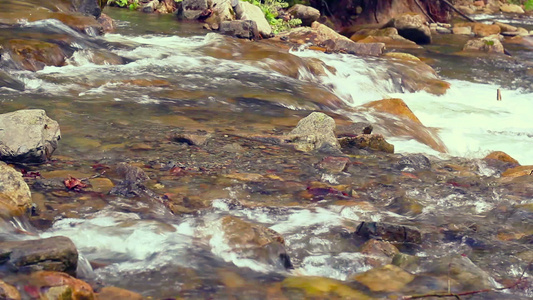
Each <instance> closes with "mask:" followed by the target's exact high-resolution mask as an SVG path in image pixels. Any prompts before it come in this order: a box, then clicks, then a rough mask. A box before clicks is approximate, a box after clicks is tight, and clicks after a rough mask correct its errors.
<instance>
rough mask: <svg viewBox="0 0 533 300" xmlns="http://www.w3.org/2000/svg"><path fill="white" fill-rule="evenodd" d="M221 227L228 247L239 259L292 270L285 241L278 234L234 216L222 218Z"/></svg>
mask: <svg viewBox="0 0 533 300" xmlns="http://www.w3.org/2000/svg"><path fill="white" fill-rule="evenodd" d="M221 225H222V231H223V232H224V237H225V239H226V240H227V243H228V246H229V247H230V248H231V251H233V252H236V253H237V255H239V257H242V258H251V259H255V260H258V261H261V262H263V263H268V264H271V265H274V266H276V267H282V268H285V269H289V268H292V263H291V260H290V258H289V255H288V254H287V252H286V249H285V240H284V239H283V237H282V236H281V235H279V234H278V233H277V232H275V231H273V230H271V229H269V228H266V227H264V226H261V225H258V224H253V223H249V222H246V221H244V220H242V219H239V218H237V217H233V216H226V217H224V218H222V220H221Z"/></svg>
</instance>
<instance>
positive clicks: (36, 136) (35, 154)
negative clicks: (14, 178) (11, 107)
mask: <svg viewBox="0 0 533 300" xmlns="http://www.w3.org/2000/svg"><path fill="white" fill-rule="evenodd" d="M60 138H61V132H60V131H59V124H58V123H57V122H56V121H54V120H52V119H50V118H49V117H48V116H47V115H46V113H45V111H44V110H42V109H23V110H18V111H15V112H10V113H6V114H0V160H3V161H8V162H21V163H42V162H45V161H46V160H48V159H49V158H50V157H51V156H52V153H53V152H54V151H55V149H56V148H57V144H58V141H59V139H60Z"/></svg>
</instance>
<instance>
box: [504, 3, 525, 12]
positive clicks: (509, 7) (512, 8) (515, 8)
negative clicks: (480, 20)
mask: <svg viewBox="0 0 533 300" xmlns="http://www.w3.org/2000/svg"><path fill="white" fill-rule="evenodd" d="M500 10H501V11H502V12H505V13H513V14H523V13H524V9H523V8H522V7H520V5H516V4H507V3H505V4H502V5H501V6H500Z"/></svg>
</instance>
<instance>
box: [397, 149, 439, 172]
mask: <svg viewBox="0 0 533 300" xmlns="http://www.w3.org/2000/svg"><path fill="white" fill-rule="evenodd" d="M395 166H396V167H397V168H398V169H399V170H401V171H408V172H412V171H419V170H430V169H431V162H430V161H429V158H427V157H426V156H425V155H423V154H420V153H418V154H407V155H403V156H402V158H400V161H398V163H396V165H395Z"/></svg>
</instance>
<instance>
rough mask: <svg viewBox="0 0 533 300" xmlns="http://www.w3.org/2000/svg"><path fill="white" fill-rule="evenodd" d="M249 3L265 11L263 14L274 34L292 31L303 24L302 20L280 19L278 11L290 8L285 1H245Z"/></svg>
mask: <svg viewBox="0 0 533 300" xmlns="http://www.w3.org/2000/svg"><path fill="white" fill-rule="evenodd" d="M244 1H247V2H250V3H252V4H253V5H255V6H258V7H259V8H261V10H262V11H263V14H265V18H266V20H267V21H268V23H269V24H270V26H272V30H273V31H274V33H279V32H282V31H287V30H289V29H291V28H292V27H296V26H298V25H300V24H302V20H300V19H291V20H288V21H286V20H283V19H278V11H279V10H280V9H282V8H287V7H288V6H289V3H287V2H286V1H285V0H261V1H259V0H244Z"/></svg>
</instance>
